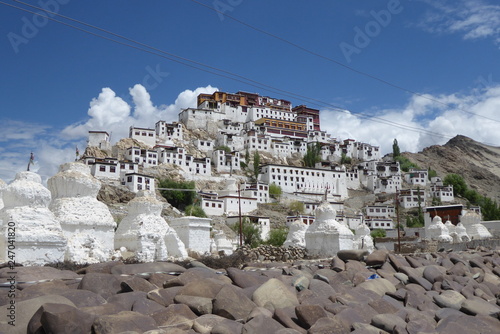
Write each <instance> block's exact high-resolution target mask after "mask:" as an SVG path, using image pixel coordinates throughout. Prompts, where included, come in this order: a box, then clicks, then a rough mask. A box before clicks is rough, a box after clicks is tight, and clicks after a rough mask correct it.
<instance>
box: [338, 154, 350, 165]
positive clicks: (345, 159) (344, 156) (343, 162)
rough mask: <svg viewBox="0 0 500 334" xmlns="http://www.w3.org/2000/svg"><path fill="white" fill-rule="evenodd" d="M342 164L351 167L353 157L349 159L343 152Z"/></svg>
mask: <svg viewBox="0 0 500 334" xmlns="http://www.w3.org/2000/svg"><path fill="white" fill-rule="evenodd" d="M340 163H341V164H348V165H349V164H351V163H352V159H351V157H348V156H347V155H346V154H345V153H344V152H342V155H341V157H340Z"/></svg>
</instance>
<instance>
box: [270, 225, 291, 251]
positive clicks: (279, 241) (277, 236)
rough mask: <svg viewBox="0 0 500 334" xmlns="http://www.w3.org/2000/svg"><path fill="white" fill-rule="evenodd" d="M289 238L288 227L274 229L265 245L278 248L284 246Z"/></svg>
mask: <svg viewBox="0 0 500 334" xmlns="http://www.w3.org/2000/svg"><path fill="white" fill-rule="evenodd" d="M287 236H288V228H286V227H279V228H273V229H271V231H270V232H269V238H268V239H267V240H266V241H265V244H266V245H271V246H276V247H280V246H283V244H284V243H285V241H286V237H287Z"/></svg>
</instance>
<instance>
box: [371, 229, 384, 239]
mask: <svg viewBox="0 0 500 334" xmlns="http://www.w3.org/2000/svg"><path fill="white" fill-rule="evenodd" d="M370 235H371V236H372V238H385V236H386V235H387V234H386V232H385V230H383V229H381V228H379V229H376V230H373V231H372V232H371V233H370Z"/></svg>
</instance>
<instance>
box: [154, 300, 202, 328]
mask: <svg viewBox="0 0 500 334" xmlns="http://www.w3.org/2000/svg"><path fill="white" fill-rule="evenodd" d="M151 317H152V318H153V319H154V321H155V322H156V325H157V326H162V327H168V328H179V329H183V330H189V329H191V327H192V326H193V323H194V319H196V318H197V316H196V314H194V313H193V311H191V309H190V308H189V307H188V306H187V305H184V304H172V305H169V306H167V307H166V308H165V309H163V310H160V311H157V312H155V313H153V314H151Z"/></svg>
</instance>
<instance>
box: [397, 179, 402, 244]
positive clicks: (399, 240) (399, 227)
mask: <svg viewBox="0 0 500 334" xmlns="http://www.w3.org/2000/svg"><path fill="white" fill-rule="evenodd" d="M396 224H397V226H398V252H399V253H401V225H400V224H399V199H398V188H397V187H396Z"/></svg>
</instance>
